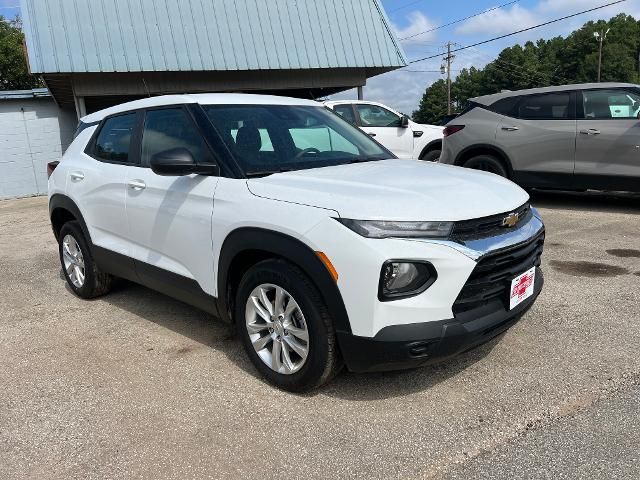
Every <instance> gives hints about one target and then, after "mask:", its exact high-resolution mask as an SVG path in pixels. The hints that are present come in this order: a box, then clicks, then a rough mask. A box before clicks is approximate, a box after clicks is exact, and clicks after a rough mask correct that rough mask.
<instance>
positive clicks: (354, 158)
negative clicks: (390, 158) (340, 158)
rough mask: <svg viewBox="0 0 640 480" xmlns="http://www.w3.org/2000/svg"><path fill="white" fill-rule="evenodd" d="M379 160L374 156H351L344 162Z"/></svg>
mask: <svg viewBox="0 0 640 480" xmlns="http://www.w3.org/2000/svg"><path fill="white" fill-rule="evenodd" d="M378 160H380V159H379V158H375V157H353V158H350V159H348V160H347V161H346V162H345V163H363V162H376V161H378Z"/></svg>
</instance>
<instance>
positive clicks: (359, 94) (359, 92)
mask: <svg viewBox="0 0 640 480" xmlns="http://www.w3.org/2000/svg"><path fill="white" fill-rule="evenodd" d="M362 87H363V85H360V86H359V87H358V100H364V92H363V88H362Z"/></svg>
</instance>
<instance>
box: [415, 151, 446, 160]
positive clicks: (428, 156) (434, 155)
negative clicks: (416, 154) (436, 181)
mask: <svg viewBox="0 0 640 480" xmlns="http://www.w3.org/2000/svg"><path fill="white" fill-rule="evenodd" d="M440 153H441V151H440V150H429V151H428V152H427V153H425V154H424V155H422V157H420V160H424V161H425V162H437V161H438V159H439V158H440Z"/></svg>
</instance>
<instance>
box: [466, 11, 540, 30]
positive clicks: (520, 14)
mask: <svg viewBox="0 0 640 480" xmlns="http://www.w3.org/2000/svg"><path fill="white" fill-rule="evenodd" d="M539 20H540V18H539V16H538V15H537V13H534V12H532V11H531V10H528V9H526V8H523V7H521V6H519V5H517V4H516V5H513V6H512V7H511V8H498V9H497V10H491V11H490V12H487V13H485V14H484V15H480V16H477V17H473V18H471V19H469V20H467V21H466V22H464V23H463V24H462V25H460V26H459V27H458V28H456V30H455V32H456V33H457V34H458V35H475V34H478V33H480V34H494V35H500V34H503V33H509V32H513V31H514V30H521V29H523V28H527V27H530V26H533V25H535V24H536V23H539V22H538V21H539Z"/></svg>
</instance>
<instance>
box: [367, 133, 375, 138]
mask: <svg viewBox="0 0 640 480" xmlns="http://www.w3.org/2000/svg"><path fill="white" fill-rule="evenodd" d="M367 135H369V136H370V137H375V136H376V134H375V133H367Z"/></svg>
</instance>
